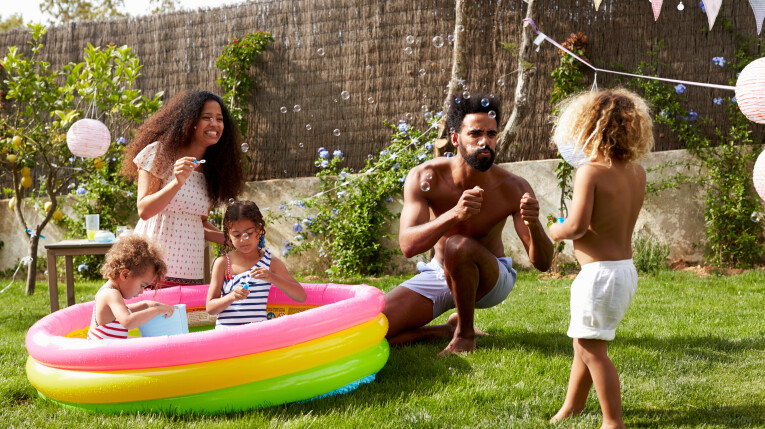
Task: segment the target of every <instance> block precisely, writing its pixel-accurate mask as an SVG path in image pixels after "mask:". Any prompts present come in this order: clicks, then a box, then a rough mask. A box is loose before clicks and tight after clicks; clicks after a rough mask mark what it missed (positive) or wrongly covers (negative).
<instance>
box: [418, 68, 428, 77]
mask: <svg viewBox="0 0 765 429" xmlns="http://www.w3.org/2000/svg"><path fill="white" fill-rule="evenodd" d="M418 73H419V74H420V76H425V74H426V73H427V72H426V71H425V69H420V71H419V72H418Z"/></svg>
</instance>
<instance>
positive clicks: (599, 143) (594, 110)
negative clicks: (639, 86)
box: [553, 88, 654, 165]
mask: <svg viewBox="0 0 765 429" xmlns="http://www.w3.org/2000/svg"><path fill="white" fill-rule="evenodd" d="M557 107H558V109H559V112H560V113H559V115H558V117H557V120H556V124H555V131H554V133H553V142H555V143H556V144H559V145H561V144H563V145H565V144H572V143H573V145H574V146H575V147H576V148H581V149H582V150H583V152H584V154H585V155H586V156H587V157H588V159H589V160H590V161H593V160H595V159H596V158H597V157H598V154H599V153H600V154H602V155H603V158H604V159H605V161H606V162H608V164H609V165H610V164H611V162H612V161H613V160H616V161H622V162H634V161H635V160H637V159H638V158H640V157H641V156H643V155H644V154H645V153H647V152H649V151H650V150H651V149H652V148H653V144H654V140H653V120H652V119H651V109H650V108H649V107H648V104H646V102H645V100H643V99H642V98H641V97H640V96H639V95H637V94H635V93H634V92H632V91H628V90H626V89H624V88H617V89H604V90H595V91H587V92H583V93H580V94H577V95H574V96H572V97H569V98H567V99H565V100H563V101H562V102H561V103H560V104H559V105H558V106H557Z"/></svg>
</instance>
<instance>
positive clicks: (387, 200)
mask: <svg viewBox="0 0 765 429" xmlns="http://www.w3.org/2000/svg"><path fill="white" fill-rule="evenodd" d="M385 202H386V203H388V204H390V203H392V202H393V197H388V198H386V199H385Z"/></svg>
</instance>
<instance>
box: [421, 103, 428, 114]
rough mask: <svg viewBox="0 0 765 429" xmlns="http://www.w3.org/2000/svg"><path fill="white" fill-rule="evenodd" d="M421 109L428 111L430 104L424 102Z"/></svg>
mask: <svg viewBox="0 0 765 429" xmlns="http://www.w3.org/2000/svg"><path fill="white" fill-rule="evenodd" d="M420 110H422V111H423V113H424V112H427V111H428V106H427V105H426V104H423V105H422V106H420Z"/></svg>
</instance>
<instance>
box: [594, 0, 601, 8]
mask: <svg viewBox="0 0 765 429" xmlns="http://www.w3.org/2000/svg"><path fill="white" fill-rule="evenodd" d="M593 1H594V2H595V10H598V8H599V7H600V2H602V1H603V0H593Z"/></svg>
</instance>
